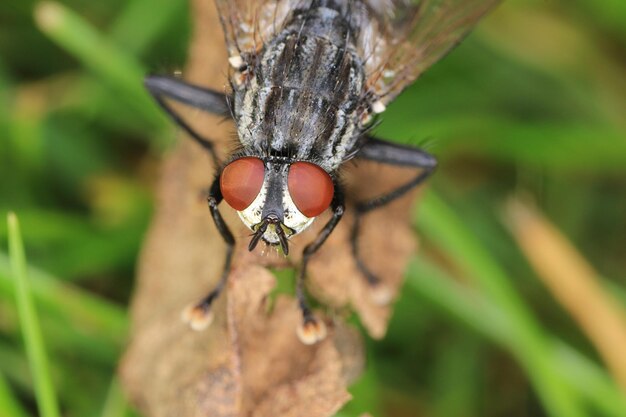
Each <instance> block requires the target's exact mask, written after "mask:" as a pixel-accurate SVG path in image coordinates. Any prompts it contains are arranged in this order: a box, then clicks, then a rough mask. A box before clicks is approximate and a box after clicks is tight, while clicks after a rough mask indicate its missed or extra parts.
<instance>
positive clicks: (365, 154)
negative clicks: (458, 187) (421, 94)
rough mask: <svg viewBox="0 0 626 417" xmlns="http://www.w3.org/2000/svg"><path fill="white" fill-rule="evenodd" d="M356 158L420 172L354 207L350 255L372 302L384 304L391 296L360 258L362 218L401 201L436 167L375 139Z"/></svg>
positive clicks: (412, 151)
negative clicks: (412, 168) (371, 289)
mask: <svg viewBox="0 0 626 417" xmlns="http://www.w3.org/2000/svg"><path fill="white" fill-rule="evenodd" d="M357 157H358V158H363V159H368V160H371V161H375V162H380V163H383V164H389V165H396V166H405V167H414V168H421V171H420V172H419V173H418V174H417V175H416V176H415V177H414V178H413V179H411V180H410V181H408V182H407V183H405V184H402V185H401V186H399V187H397V188H395V189H393V190H391V191H389V192H388V193H385V194H382V195H380V196H377V197H374V198H372V199H369V200H364V201H360V202H357V203H356V207H355V208H356V214H355V220H354V224H353V226H352V231H351V234H350V243H351V246H352V254H353V256H354V258H355V261H356V264H357V267H358V268H359V270H360V271H361V273H362V274H363V276H364V277H365V278H366V279H367V282H368V284H370V285H371V286H372V287H373V289H374V290H375V291H374V292H373V294H374V300H375V301H376V302H377V303H379V304H387V303H388V302H389V301H390V297H391V294H390V293H389V291H388V290H387V289H386V288H384V287H382V286H380V285H379V284H380V279H379V278H378V277H377V276H375V275H374V274H373V273H372V272H371V271H370V270H369V268H368V267H367V265H365V263H364V262H363V259H361V256H360V252H359V240H358V238H359V233H360V229H361V220H362V217H363V216H364V215H365V214H367V213H369V212H370V211H372V210H376V209H378V208H380V207H383V206H385V205H386V204H388V203H390V202H392V201H394V200H396V199H398V198H400V197H402V196H403V195H404V194H406V193H407V192H408V191H410V190H412V189H414V188H415V187H417V186H418V185H420V184H421V183H422V182H424V181H425V180H426V179H427V178H428V177H429V176H430V175H431V174H432V173H433V171H434V170H435V168H436V167H437V160H436V159H435V157H434V156H432V155H431V154H429V153H428V152H426V151H423V150H422V149H419V148H413V147H410V146H403V145H397V144H394V143H390V142H386V141H383V140H380V139H376V138H368V140H367V142H366V143H365V145H364V146H363V147H362V148H361V150H360V151H359V153H358V154H357Z"/></svg>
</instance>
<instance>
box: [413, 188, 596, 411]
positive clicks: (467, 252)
mask: <svg viewBox="0 0 626 417" xmlns="http://www.w3.org/2000/svg"><path fill="white" fill-rule="evenodd" d="M419 212H420V213H419V216H417V221H418V223H419V227H420V231H421V232H422V233H424V234H425V235H426V237H428V239H429V240H431V241H433V242H434V243H435V244H437V245H438V246H439V247H440V248H442V249H443V250H444V252H446V253H448V254H450V256H451V257H452V259H454V260H455V261H456V262H457V263H458V265H459V266H461V268H462V269H463V270H464V271H465V272H466V273H467V275H468V277H470V278H471V279H472V280H473V282H474V284H475V285H477V286H478V287H479V288H480V289H481V291H482V292H484V294H485V295H486V296H487V297H488V298H489V299H490V300H491V301H493V302H494V304H495V305H496V306H497V307H498V308H499V309H500V310H501V311H502V314H504V315H506V317H507V321H508V322H509V325H511V326H513V328H514V329H515V330H516V332H517V336H518V337H517V340H516V341H517V343H516V344H515V345H512V346H510V349H511V351H512V353H513V354H514V355H515V356H516V357H517V359H518V360H519V361H520V363H521V364H522V366H523V367H524V368H525V369H526V373H527V375H528V377H529V378H530V379H531V381H532V382H533V385H534V386H535V389H536V390H537V394H538V395H539V397H540V398H541V399H542V402H543V404H544V406H545V408H546V411H547V412H548V414H549V415H551V416H553V417H562V416H568V417H583V416H587V415H588V414H587V413H586V412H585V410H584V408H583V407H582V404H581V398H580V397H579V396H578V395H577V393H575V392H573V391H572V389H571V387H570V386H568V385H567V384H566V383H565V380H564V378H563V376H562V375H561V374H560V373H559V372H558V369H557V367H556V365H555V364H554V363H552V362H551V360H550V358H549V355H548V353H549V350H550V345H549V341H548V338H547V335H546V332H545V331H544V330H543V329H542V327H541V326H540V324H539V323H538V322H537V320H536V319H535V317H534V316H533V314H532V313H531V312H530V311H529V309H528V307H527V306H526V305H525V303H524V301H523V300H522V299H521V298H520V297H519V296H518V295H517V293H516V292H515V289H514V288H513V286H512V285H511V284H510V280H509V279H508V277H507V275H506V273H505V272H504V271H503V270H502V269H501V268H500V266H499V265H498V263H497V262H496V261H494V260H493V259H492V257H491V256H490V254H489V253H488V252H487V251H486V250H485V249H484V248H483V247H482V246H481V245H480V244H479V243H478V242H476V241H475V239H474V238H473V236H472V234H471V232H470V231H469V230H468V229H467V228H466V227H465V226H464V225H463V223H462V222H461V220H460V219H458V218H457V217H456V215H455V214H454V212H453V211H452V210H451V209H450V208H449V207H448V206H447V205H446V204H445V203H444V202H443V201H442V200H441V199H440V198H438V197H437V196H436V195H435V194H434V193H433V192H429V193H427V194H426V195H425V196H424V199H423V201H422V204H421V206H420V210H419Z"/></svg>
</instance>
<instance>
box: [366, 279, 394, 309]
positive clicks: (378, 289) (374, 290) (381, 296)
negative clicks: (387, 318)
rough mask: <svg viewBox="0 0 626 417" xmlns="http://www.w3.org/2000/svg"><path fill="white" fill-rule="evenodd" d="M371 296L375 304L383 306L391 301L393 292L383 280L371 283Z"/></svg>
mask: <svg viewBox="0 0 626 417" xmlns="http://www.w3.org/2000/svg"><path fill="white" fill-rule="evenodd" d="M370 297H371V300H372V301H373V302H374V304H376V305H378V306H381V307H383V306H386V305H389V303H391V299H392V298H393V292H392V291H391V288H390V287H389V286H388V285H385V284H383V283H382V282H377V283H375V284H370Z"/></svg>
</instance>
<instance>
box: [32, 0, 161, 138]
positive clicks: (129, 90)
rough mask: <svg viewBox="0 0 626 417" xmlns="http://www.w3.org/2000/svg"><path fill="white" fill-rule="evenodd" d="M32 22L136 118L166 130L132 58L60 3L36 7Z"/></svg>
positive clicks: (140, 71)
mask: <svg viewBox="0 0 626 417" xmlns="http://www.w3.org/2000/svg"><path fill="white" fill-rule="evenodd" d="M35 21H36V22H37V25H38V26H39V28H40V29H41V31H42V32H44V33H45V34H46V35H47V36H48V37H50V39H52V40H53V41H54V42H56V43H57V44H58V45H59V46H60V47H62V48H64V49H65V50H67V51H68V52H69V53H70V54H72V55H73V56H74V57H76V58H77V59H78V60H80V61H81V62H82V63H83V64H84V65H85V66H86V67H87V68H89V69H90V70H91V71H93V72H94V73H95V74H97V75H98V76H99V77H100V79H101V80H103V81H104V82H106V83H107V84H108V85H109V86H110V87H111V88H113V89H115V91H116V92H117V93H118V94H119V97H120V98H121V99H124V100H126V102H127V103H129V104H130V105H132V106H133V108H134V109H135V111H136V112H137V115H138V116H141V117H142V118H143V119H144V120H145V121H146V122H148V123H150V125H151V126H154V127H155V128H158V129H160V130H162V129H164V128H165V127H166V126H167V119H166V118H165V116H164V115H163V114H162V113H161V112H160V111H159V110H158V109H157V106H156V104H155V103H154V102H153V100H152V99H150V97H149V96H148V93H147V92H146V91H145V90H144V88H143V86H142V80H143V77H144V76H145V74H146V71H145V70H144V68H142V66H141V65H140V64H139V63H138V62H137V61H136V60H135V59H134V58H133V57H132V56H130V55H129V54H127V53H124V52H123V51H120V50H119V49H117V48H116V47H115V46H114V45H112V44H111V43H110V42H109V41H108V40H107V39H106V38H105V37H104V36H102V35H101V34H100V33H99V32H98V31H97V30H96V29H95V28H94V27H93V26H92V25H90V24H89V23H88V22H86V21H85V20H84V19H82V18H81V17H80V16H79V15H77V14H76V13H74V12H72V11H71V10H70V9H68V8H66V7H65V6H63V5H61V4H59V3H56V2H53V1H44V2H41V3H39V5H38V6H37V7H36V9H35Z"/></svg>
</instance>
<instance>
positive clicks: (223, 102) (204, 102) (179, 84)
mask: <svg viewBox="0 0 626 417" xmlns="http://www.w3.org/2000/svg"><path fill="white" fill-rule="evenodd" d="M144 86H145V87H146V89H147V90H148V92H149V93H150V94H151V95H152V97H153V98H154V100H155V101H156V102H157V104H158V105H159V106H161V108H162V109H163V110H164V111H165V112H166V113H167V114H168V115H169V116H170V118H171V119H172V120H173V121H174V122H175V123H176V124H177V125H178V126H179V127H180V128H181V129H183V130H184V131H185V132H186V133H187V134H188V135H189V136H190V137H191V138H192V139H194V140H195V141H196V142H197V143H198V144H199V145H200V146H202V147H203V148H204V149H206V150H207V151H209V152H210V153H211V157H212V158H213V162H214V164H215V166H219V160H218V158H217V155H216V153H215V145H214V143H213V141H212V140H210V139H206V138H204V137H202V136H201V135H200V134H199V133H198V132H196V131H195V130H194V129H193V128H192V127H191V126H189V125H188V124H187V122H185V121H184V120H183V118H182V117H181V116H180V114H179V113H178V112H177V111H176V110H174V109H173V108H172V107H171V106H170V105H169V104H167V103H166V102H165V100H164V99H165V98H168V99H172V100H176V101H178V102H180V103H183V104H187V105H189V106H192V107H195V108H198V109H200V110H204V111H207V112H209V113H213V114H217V115H220V116H227V115H229V114H230V108H229V106H228V101H227V99H226V96H225V95H224V94H222V93H218V92H217V91H213V90H210V89H207V88H202V87H198V86H195V85H191V84H187V83H186V82H184V81H180V80H178V79H176V78H170V77H163V76H157V75H151V76H148V77H146V78H145V79H144Z"/></svg>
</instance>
